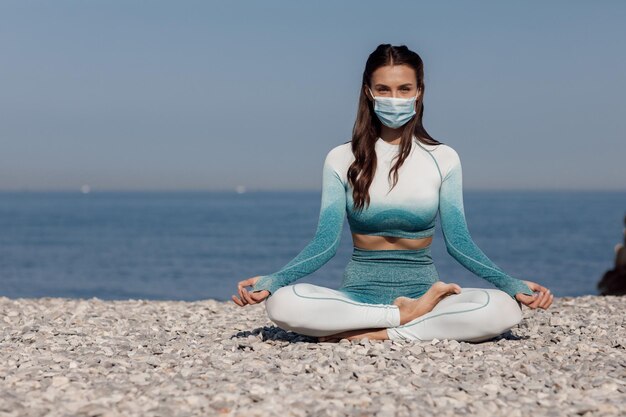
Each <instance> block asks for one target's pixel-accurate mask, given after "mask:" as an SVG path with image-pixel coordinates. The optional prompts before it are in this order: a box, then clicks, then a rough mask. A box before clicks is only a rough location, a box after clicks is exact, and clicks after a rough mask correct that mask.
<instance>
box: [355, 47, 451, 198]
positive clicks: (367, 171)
mask: <svg viewBox="0 0 626 417" xmlns="http://www.w3.org/2000/svg"><path fill="white" fill-rule="evenodd" d="M402 64H405V65H408V66H410V67H411V68H413V69H414V70H415V74H416V83H417V88H418V90H419V91H420V92H421V93H420V95H419V97H418V98H417V101H416V103H415V115H414V116H413V117H412V118H411V119H410V120H409V121H408V122H407V123H406V124H405V125H404V126H403V130H402V138H401V139H400V152H399V156H398V158H397V160H396V162H395V164H394V165H393V167H392V169H391V170H390V171H389V175H392V172H393V186H392V187H391V188H393V187H395V185H396V184H397V182H398V169H399V168H400V167H401V166H402V164H403V163H404V160H405V159H406V158H407V157H408V155H409V152H410V149H411V141H412V140H413V136H415V137H416V138H417V140H419V141H421V142H422V143H425V144H429V145H438V144H441V143H442V142H439V141H438V140H436V139H434V138H432V137H431V136H430V135H429V134H428V132H426V129H424V126H423V125H422V116H423V115H424V103H423V99H424V63H423V62H422V59H421V58H420V56H419V55H418V54H417V53H415V52H413V51H411V50H410V49H409V48H407V47H406V46H405V45H400V46H392V45H390V44H381V45H378V47H377V48H376V50H375V51H374V52H372V53H371V54H370V56H369V57H368V58H367V62H366V63H365V70H364V71H363V83H362V85H361V94H360V96H359V106H358V110H357V115H356V121H355V122H354V128H353V129H352V153H353V154H354V156H355V161H354V162H353V163H352V164H351V165H350V168H349V169H348V173H347V177H348V182H349V183H350V185H351V186H352V187H353V192H352V197H353V200H354V209H355V210H362V209H363V207H364V206H365V204H366V203H367V205H368V206H369V203H370V196H369V187H370V185H371V184H372V180H373V179H374V174H375V172H376V162H377V160H376V151H375V143H376V139H377V138H378V136H380V131H381V122H380V120H379V119H378V117H377V116H376V113H374V104H373V103H372V101H371V100H370V99H369V98H368V97H367V95H366V93H365V92H366V90H367V88H368V87H369V85H370V84H371V81H372V74H373V73H374V71H376V70H377V69H378V68H380V67H383V66H386V65H402Z"/></svg>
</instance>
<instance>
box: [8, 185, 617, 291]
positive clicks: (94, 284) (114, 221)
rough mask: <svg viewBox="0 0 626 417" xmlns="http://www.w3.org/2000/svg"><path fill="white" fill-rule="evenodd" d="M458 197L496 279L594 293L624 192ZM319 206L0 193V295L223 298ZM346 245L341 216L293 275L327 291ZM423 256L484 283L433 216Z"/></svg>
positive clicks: (443, 269)
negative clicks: (314, 261)
mask: <svg viewBox="0 0 626 417" xmlns="http://www.w3.org/2000/svg"><path fill="white" fill-rule="evenodd" d="M464 195H465V211H466V217H467V221H468V225H469V230H470V233H471V235H472V237H473V239H474V241H475V242H476V243H477V244H478V246H479V247H480V248H481V249H482V250H483V252H485V254H487V256H489V257H490V258H491V260H493V261H494V262H495V263H496V264H497V265H498V266H500V267H501V268H502V269H504V270H505V271H506V272H507V273H508V274H510V275H512V276H514V277H516V278H520V279H526V280H531V281H535V282H538V283H540V284H542V285H544V286H546V287H548V288H550V289H551V290H552V292H553V293H554V294H555V295H556V296H578V295H585V294H597V289H596V283H597V281H598V280H599V279H600V278H601V277H602V274H603V273H604V272H605V271H606V270H607V269H610V268H612V265H613V259H614V251H613V247H614V245H615V244H616V243H618V242H621V241H622V240H623V234H622V233H623V232H622V231H623V223H622V222H623V218H624V214H625V213H626V193H624V192H608V191H604V192H588V191H584V192H578V191H559V192H552V191H539V192H534V191H521V192H520V191H506V192H505V191H471V190H466V191H465V193H464ZM319 207H320V195H319V192H247V193H242V194H238V193H235V192H91V193H88V194H81V193H70V192H0V231H1V232H0V296H7V297H11V298H17V297H46V296H51V297H72V298H91V297H98V298H101V299H129V298H133V299H155V300H156V299H158V300H188V301H191V300H200V299H207V298H213V299H217V300H222V301H224V300H230V296H231V294H236V287H237V282H238V281H241V280H244V279H247V278H249V277H253V276H256V275H265V274H269V273H271V272H274V271H276V270H278V269H279V268H281V267H282V266H283V265H285V264H286V263H287V262H288V261H289V260H291V259H292V258H293V257H294V256H295V255H296V254H297V253H298V252H299V251H300V250H301V249H302V248H304V246H305V245H306V244H307V243H308V242H309V241H310V239H311V238H312V237H313V235H314V233H315V229H316V226H317V220H318V216H319ZM351 252H352V239H351V236H350V230H349V227H348V224H347V221H346V222H345V224H344V231H343V237H342V241H341V246H340V248H339V251H338V253H337V255H336V256H335V257H334V258H333V259H331V260H330V261H329V262H328V263H327V264H326V265H324V266H323V267H322V268H321V269H319V270H318V271H316V272H314V273H313V274H311V275H309V276H307V277H304V278H301V279H300V280H299V281H298V282H310V283H315V284H319V285H324V286H327V287H330V288H338V287H339V285H340V282H341V278H342V274H343V269H344V268H345V265H346V264H347V262H348V260H349V259H350V256H351ZM432 254H433V259H434V262H435V265H436V267H437V269H438V271H439V274H440V278H441V280H442V281H446V282H456V283H458V284H459V285H461V286H468V287H470V286H471V287H485V288H493V286H492V285H491V284H490V283H488V282H487V281H485V280H483V279H481V278H479V277H477V276H475V275H473V274H472V273H471V272H469V271H468V270H466V269H464V268H463V267H462V266H461V265H460V264H458V263H457V262H456V261H455V260H454V259H453V258H452V257H451V256H450V255H448V254H447V252H446V250H445V246H444V243H443V237H442V235H441V229H440V224H439V220H437V228H436V233H435V239H434V241H433V248H432Z"/></svg>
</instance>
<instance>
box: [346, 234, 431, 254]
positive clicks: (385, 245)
mask: <svg viewBox="0 0 626 417" xmlns="http://www.w3.org/2000/svg"><path fill="white" fill-rule="evenodd" d="M352 241H353V242H354V246H355V247H357V248H360V249H368V250H389V249H413V250H416V249H422V248H425V247H427V246H430V244H431V242H432V241H433V238H432V236H431V237H425V238H420V239H409V238H405V237H392V236H375V235H362V234H359V233H352Z"/></svg>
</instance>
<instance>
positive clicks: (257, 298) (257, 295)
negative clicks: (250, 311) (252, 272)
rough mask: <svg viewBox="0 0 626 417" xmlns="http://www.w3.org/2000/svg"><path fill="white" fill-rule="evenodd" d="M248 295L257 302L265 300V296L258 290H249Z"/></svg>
mask: <svg viewBox="0 0 626 417" xmlns="http://www.w3.org/2000/svg"><path fill="white" fill-rule="evenodd" d="M250 297H252V298H253V299H254V301H256V302H257V303H260V302H261V301H263V300H265V298H264V297H263V295H262V294H261V291H258V292H254V291H253V292H251V293H250Z"/></svg>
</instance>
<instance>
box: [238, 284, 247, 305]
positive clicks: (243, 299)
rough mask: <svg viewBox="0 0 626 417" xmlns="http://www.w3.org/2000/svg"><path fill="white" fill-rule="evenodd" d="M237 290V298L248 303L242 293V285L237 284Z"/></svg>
mask: <svg viewBox="0 0 626 417" xmlns="http://www.w3.org/2000/svg"><path fill="white" fill-rule="evenodd" d="M237 290H238V292H239V298H241V301H242V302H243V303H244V304H248V300H246V297H245V296H244V295H243V287H242V286H241V285H239V286H238V288H237Z"/></svg>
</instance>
